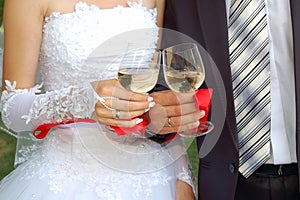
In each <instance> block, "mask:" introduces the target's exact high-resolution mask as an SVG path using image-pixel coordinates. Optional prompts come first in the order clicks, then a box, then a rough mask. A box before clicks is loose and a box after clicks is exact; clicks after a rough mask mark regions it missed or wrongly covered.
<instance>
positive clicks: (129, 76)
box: [118, 48, 161, 93]
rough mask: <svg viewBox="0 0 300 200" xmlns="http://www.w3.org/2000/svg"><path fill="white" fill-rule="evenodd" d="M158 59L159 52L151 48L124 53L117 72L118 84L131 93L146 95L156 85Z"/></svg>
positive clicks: (158, 66)
mask: <svg viewBox="0 0 300 200" xmlns="http://www.w3.org/2000/svg"><path fill="white" fill-rule="evenodd" d="M160 58H161V56H160V52H159V51H156V50H155V49H153V48H139V49H133V50H131V51H129V52H126V53H125V54H124V57H123V60H122V62H121V66H120V67H119V71H118V79H119V82H120V84H121V85H122V86H123V87H124V88H126V89H127V90H130V91H132V92H138V93H147V92H148V91H150V90H151V89H153V88H154V86H155V85H156V83H157V79H158V75H159V68H160V65H161V64H160Z"/></svg>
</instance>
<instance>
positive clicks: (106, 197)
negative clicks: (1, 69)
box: [0, 1, 193, 200]
mask: <svg viewBox="0 0 300 200" xmlns="http://www.w3.org/2000/svg"><path fill="white" fill-rule="evenodd" d="M128 5H129V7H122V6H117V7H115V8H113V9H100V8H98V7H97V6H94V5H88V4H86V3H84V2H79V3H76V5H75V10H74V12H71V13H66V14H60V13H56V12H55V13H52V14H51V16H49V17H47V18H46V19H45V22H44V27H43V39H42V46H41V51H40V63H39V66H40V71H41V75H42V81H43V84H44V88H45V90H46V92H44V93H39V90H40V85H37V86H36V87H34V88H31V89H29V90H24V89H23V90H20V89H16V85H15V84H13V83H10V82H7V88H6V91H4V92H3V93H2V97H1V106H2V108H1V111H2V118H3V121H4V123H5V125H6V126H7V127H9V128H11V129H12V130H15V131H18V132H19V134H18V137H19V142H18V149H17V157H16V163H17V164H18V166H17V167H16V169H15V170H13V171H12V172H11V173H10V174H9V175H8V176H6V177H5V178H4V179H3V180H2V181H1V182H0V199H1V200H2V199H3V200H4V199H5V200H6V199H7V200H15V199H24V200H29V199H42V200H48V199H49V200H55V199H61V200H77V199H81V200H93V199H102V200H110V199H111V200H147V199H149V200H158V199H159V200H173V199H175V190H176V181H177V179H181V180H183V181H185V182H187V183H188V184H190V185H192V186H193V181H192V176H191V171H190V168H189V165H188V160H187V157H186V154H185V149H184V147H183V146H182V143H181V140H180V138H177V139H175V140H173V141H172V142H170V143H168V144H164V145H160V144H158V143H156V142H154V141H152V140H149V139H143V138H135V137H133V136H130V135H129V136H122V137H120V136H117V135H116V134H114V133H112V132H110V131H109V130H108V129H107V127H106V126H104V125H102V124H99V123H87V122H78V123H71V124H64V125H58V126H56V127H55V128H53V129H52V130H51V131H50V132H49V134H48V135H47V137H46V138H45V139H44V140H42V141H34V142H32V143H31V142H30V143H29V144H26V138H27V139H28V138H29V139H32V140H33V137H32V134H31V133H32V130H33V129H34V127H36V126H37V125H39V124H42V123H49V122H62V121H64V120H67V119H74V118H90V117H91V116H92V114H93V109H94V104H95V101H96V99H95V97H94V95H93V92H92V89H91V87H90V86H89V84H88V83H89V82H91V81H94V80H99V79H106V78H109V77H113V76H115V75H116V74H115V73H116V71H114V70H113V69H114V68H113V67H111V66H108V68H105V66H107V65H104V68H100V69H99V66H97V67H98V68H96V66H93V65H92V64H91V63H89V64H90V65H87V62H86V60H87V58H88V57H89V56H90V54H91V53H92V52H93V51H94V50H95V49H96V48H97V47H98V46H99V44H101V43H107V42H106V41H108V43H107V44H110V42H112V43H113V41H114V40H111V41H110V40H109V39H110V38H113V37H114V36H117V35H118V34H120V33H122V32H126V31H132V30H135V29H148V28H149V29H153V30H156V31H157V29H158V28H157V26H156V24H155V22H156V14H157V13H156V9H148V8H145V7H144V6H143V5H142V1H139V2H137V3H134V2H128ZM151 43H153V40H152V41H151V42H149V45H151ZM154 43H155V42H154ZM154 43H153V44H154ZM108 46H112V45H108ZM110 68H111V69H110ZM16 84H17V83H16ZM27 101H29V103H26V102H27ZM28 131H30V132H29V133H30V134H29V135H28ZM22 138H23V139H25V142H24V141H23V142H21V140H22Z"/></svg>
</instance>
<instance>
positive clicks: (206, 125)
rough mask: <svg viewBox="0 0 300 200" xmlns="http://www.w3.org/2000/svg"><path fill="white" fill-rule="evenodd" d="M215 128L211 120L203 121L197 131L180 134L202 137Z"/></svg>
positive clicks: (181, 133) (181, 134) (180, 133)
mask: <svg viewBox="0 0 300 200" xmlns="http://www.w3.org/2000/svg"><path fill="white" fill-rule="evenodd" d="M213 129H214V124H213V123H211V122H201V123H200V125H199V126H198V128H197V131H184V132H179V133H178V134H179V135H180V136H181V137H200V136H204V135H206V134H208V133H210V132H211V131H212V130H213Z"/></svg>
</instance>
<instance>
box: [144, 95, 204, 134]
mask: <svg viewBox="0 0 300 200" xmlns="http://www.w3.org/2000/svg"><path fill="white" fill-rule="evenodd" d="M150 95H151V96H152V97H153V99H154V101H155V103H156V105H155V106H154V107H153V108H152V109H151V110H150V111H149V114H147V116H148V118H149V119H148V120H149V121H150V124H149V125H148V128H149V129H150V130H152V131H155V132H159V133H160V134H165V133H172V132H179V131H186V130H191V129H195V128H197V127H198V126H199V119H201V118H202V117H204V115H205V112H204V111H200V110H199V109H198V108H197V107H196V103H195V99H194V93H175V92H173V91H171V90H165V91H160V92H154V93H151V94H150Z"/></svg>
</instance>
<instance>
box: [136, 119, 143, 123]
mask: <svg viewBox="0 0 300 200" xmlns="http://www.w3.org/2000/svg"><path fill="white" fill-rule="evenodd" d="M142 121H144V120H143V118H138V119H137V120H136V121H135V124H139V123H141V122H142Z"/></svg>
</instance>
